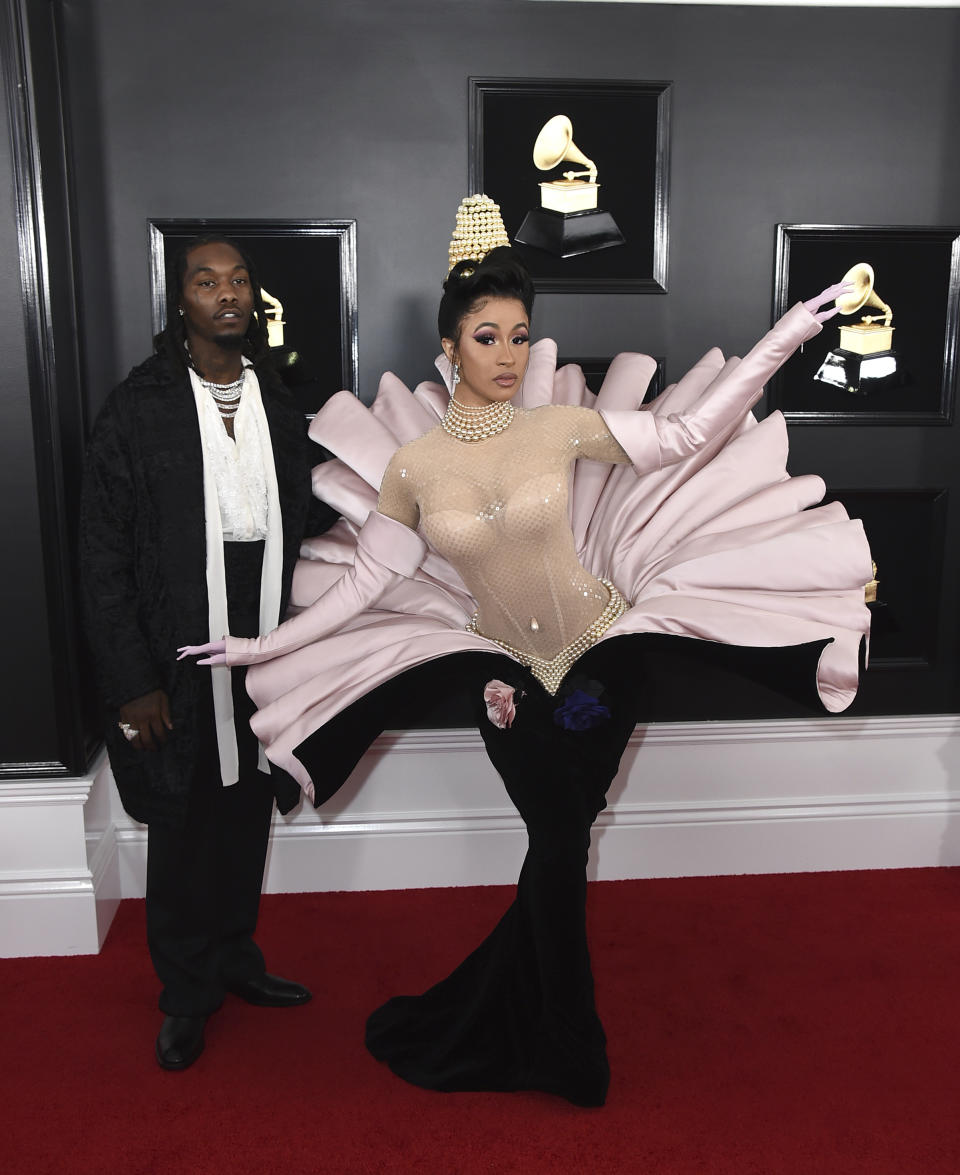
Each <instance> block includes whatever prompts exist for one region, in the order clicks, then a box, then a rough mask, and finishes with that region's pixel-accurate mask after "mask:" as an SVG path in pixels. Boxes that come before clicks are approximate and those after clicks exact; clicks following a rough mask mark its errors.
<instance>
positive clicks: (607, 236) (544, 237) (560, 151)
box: [513, 114, 625, 257]
mask: <svg viewBox="0 0 960 1175" xmlns="http://www.w3.org/2000/svg"><path fill="white" fill-rule="evenodd" d="M533 162H534V163H535V164H536V166H537V167H538V168H539V169H540V171H551V170H552V169H553V168H555V167H557V166H559V165H560V164H561V163H579V164H582V165H583V166H584V167H586V171H565V172H563V174H562V176H560V177H559V178H558V179H553V180H545V181H544V182H543V183H541V184H540V207H539V208H536V209H531V211H530V212H528V213H527V215H526V216H525V217H524V218H523V224H521V225H520V228H519V230H518V231H517V233H516V234H515V236H514V238H513V239H514V241H515V242H519V243H520V244H521V245H532V246H533V247H534V248H536V249H543V250H545V251H546V252H547V253H552V254H553V255H554V256H555V257H576V256H578V255H579V254H581V253H594V252H596V251H597V250H598V249H609V248H611V247H612V246H613V245H622V244H624V243H625V242H624V237H623V233H621V231H620V229H619V228H618V227H617V222H616V221H615V220H614V219H613V217H612V216H611V215H610V213H609V212H604V211H603V210H602V209H600V208H598V207H597V193H598V191H599V190H600V185H599V184H598V183H597V166H596V164H595V163H594V162H593V160H592V159H588V158H587V157H586V155H584V153H583V152H582V151H581V150H580V149H579V147H577V145H576V143H574V141H573V124H572V123H571V122H570V119H569V118H567V116H566V115H565V114H556V115H554V116H553V118H551V119H549V120H548V121H547V122H546V123H545V124H544V126H543V127H542V129H541V131H540V134H539V135H537V141H536V143H534V145H533Z"/></svg>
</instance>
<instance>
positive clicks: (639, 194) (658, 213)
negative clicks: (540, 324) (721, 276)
mask: <svg viewBox="0 0 960 1175" xmlns="http://www.w3.org/2000/svg"><path fill="white" fill-rule="evenodd" d="M671 84H672V83H670V82H666V81H628V80H622V81H616V80H602V79H601V80H591V79H582V80H570V79H560V78H552V79H551V78H482V77H472V78H469V79H468V101H469V142H470V156H469V176H468V186H469V190H470V191H471V192H481V191H482V192H486V193H487V195H488V196H490V197H491V198H492V199H494V200H495V201H497V203H499V205H500V208H501V212H502V214H503V219H504V223H505V225H506V229H507V233H508V235H509V236H510V239H511V240H513V237H514V234H515V233H516V232H517V230H518V228H519V227H520V225H521V223H522V221H523V218H524V216H525V215H526V213H527V212H528V211H530V210H533V209H537V208H539V207H540V191H539V188H538V184H539V183H540V182H541V180H544V179H547V178H548V176H554V172H544V171H539V170H538V169H537V168H536V166H535V165H534V162H533V157H532V152H533V144H534V142H535V140H536V138H537V135H538V133H539V131H540V129H541V127H542V126H543V125H544V123H545V122H546V121H547V120H548V119H549V118H551V117H552V116H553V115H556V114H566V115H567V116H568V117H569V118H570V120H571V122H572V124H573V140H574V142H575V143H576V144H577V145H578V146H579V147H580V149H581V150H582V151H583V152H584V153H585V154H586V155H587V156H589V157H590V158H591V159H593V160H594V161H595V162H596V164H597V168H598V173H599V176H598V179H599V184H600V207H601V208H603V209H605V210H606V211H607V212H609V213H611V215H612V216H613V217H614V219H615V221H616V223H617V225H618V226H619V228H620V230H621V232H622V233H623V235H624V237H625V238H626V243H625V244H623V245H617V246H615V247H613V248H606V249H602V250H600V251H599V252H594V253H588V254H585V255H581V256H577V257H567V258H565V259H564V258H559V257H553V256H552V255H551V254H549V253H547V252H544V251H542V250H540V249H535V248H531V247H529V246H526V245H517V244H516V243H515V248H517V249H518V250H519V251H520V252H521V253H522V255H523V258H524V261H525V263H526V264H527V266H528V267H529V269H530V272H531V274H532V275H533V279H534V283H535V285H536V288H537V290H538V291H545V292H570V291H586V292H591V291H592V292H605V293H648V294H663V293H666V290H667V254H668V241H669V187H670V87H671ZM573 166H574V167H576V166H577V165H573ZM554 178H556V177H555V176H554Z"/></svg>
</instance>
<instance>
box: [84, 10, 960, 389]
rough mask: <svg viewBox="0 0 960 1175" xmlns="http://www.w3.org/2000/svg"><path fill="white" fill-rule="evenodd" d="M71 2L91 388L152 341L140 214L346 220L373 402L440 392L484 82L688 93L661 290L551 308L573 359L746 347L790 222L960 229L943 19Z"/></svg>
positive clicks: (543, 329) (764, 319)
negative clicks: (440, 331)
mask: <svg viewBox="0 0 960 1175" xmlns="http://www.w3.org/2000/svg"><path fill="white" fill-rule="evenodd" d="M68 9H70V10H73V11H74V17H75V22H74V23H81V24H82V23H84V22H86V21H87V20H89V21H90V22H91V23H90V26H89V28H90V31H91V33H92V41H93V46H92V52H93V64H94V66H95V70H96V77H97V79H98V87H99V92H98V96H97V100H98V102H99V105H100V108H101V115H100V120H99V125H98V126H97V127H96V128H95V130H96V132H97V133H98V134H99V135H100V136H101V140H102V141H101V142H100V143H97V144H95V149H93V150H91V151H89V152H88V151H86V150H85V149H84V150H78V152H77V165H78V172H79V177H80V180H81V183H80V191H81V196H82V194H83V193H85V192H90V193H95V194H96V196H97V208H96V215H98V216H99V215H103V216H104V217H105V220H106V226H107V234H106V238H107V241H108V243H109V244H108V249H109V252H108V255H107V256H106V257H103V256H102V255H101V254H102V243H101V242H100V241H98V242H97V249H96V256H94V257H90V258H88V260H89V262H90V263H91V264H92V265H93V266H94V267H97V268H99V267H104V268H105V270H106V272H107V274H108V275H109V281H110V286H111V295H110V297H112V301H113V306H112V307H111V309H112V311H113V313H112V316H111V318H110V319H109V321H111V322H112V323H113V325H114V327H115V335H113V341H112V345H111V346H109V347H106V346H104V345H103V343H102V341H100V343H99V345H98V347H97V351H98V352H99V353H98V354H97V355H96V356H92V357H91V360H90V362H91V372H92V374H95V375H96V379H95V381H94V382H95V384H96V385H97V386H96V388H95V389H94V392H93V394H94V397H97V396H102V394H103V392H102V387H103V385H104V383H105V382H109V381H110V380H111V379H114V378H116V377H118V376H120V375H122V374H123V373H124V372H125V370H126V369H127V368H129V366H130V365H131V364H132V363H134V362H136V361H138V360H139V359H140V358H142V357H143V355H144V353H145V352H146V351H147V350H148V347H149V335H150V310H149V300H148V287H147V277H146V266H145V227H144V222H145V220H146V219H147V218H148V217H177V216H185V217H199V216H207V217H260V216H262V217H305V216H306V217H310V216H321V217H348V218H355V219H356V220H357V222H358V234H359V275H358V276H359V310H360V369H361V394H362V395H363V397H364V398H365V399H367V398H369V397H371V396H372V394H373V393H374V391H375V388H376V381H377V379H378V377H379V374H380V373H381V371H383V370H384V369H386V368H392V369H394V370H396V371H397V372H398V374H400V375H401V376H402V377H403V378H404V379H406V380H417V379H422V378H425V377H426V376H428V375H429V374H430V372H431V361H432V358H433V355H434V354H435V351H436V342H435V339H434V334H433V329H432V322H433V320H434V310H435V304H436V300H437V297H438V293H439V285H440V281H441V280H442V277H443V275H444V269H445V261H446V245H447V240H448V238H449V234H450V231H451V230H452V227H453V214H454V211H455V209H456V205H457V202H458V200H459V198H460V197H461V195H463V194H464V192H465V189H466V181H467V133H466V128H467V84H466V79H467V77H468V75H471V74H473V75H478V76H518V77H522V76H531V77H597V78H602V77H612V78H617V77H623V78H667V79H672V80H673V82H674V88H673V133H672V151H673V163H672V206H671V223H670V254H671V256H670V283H669V285H670V295H669V297H657V296H642V295H599V296H598V295H593V296H589V297H587V296H583V295H575V294H555V295H551V296H546V295H545V296H544V297H543V298H542V301H541V304H540V308H539V312H538V316H537V323H536V329H537V332H538V333H546V334H552V335H554V336H555V337H557V338H558V339H559V340H560V341H561V345H562V348H563V350H564V351H565V352H566V353H568V354H598V355H603V354H611V353H613V352H614V351H616V350H622V349H624V348H625V347H630V348H639V349H643V350H646V351H650V352H651V353H654V354H665V355H666V356H667V359H668V365H669V370H668V375H670V374H671V373H672V374H673V375H675V374H677V373H679V372H682V371H683V370H685V369H686V367H687V366H689V365H690V363H691V362H693V361H694V359H695V358H696V357H697V356H698V354H699V352H700V351H702V350H703V349H705V348H706V347H707V346H708V345H711V344H714V343H722V344H723V345H724V346H725V347H729V348H730V349H732V350H738V349H742V348H744V347H746V346H748V345H749V343H750V342H751V341H752V340H753V339H754V338H755V336H756V335H757V334H758V333H760V332H761V331H762V330H763V329H765V328H766V326H767V325H768V324H769V309H770V302H771V274H772V263H773V239H774V230H773V226H774V224H775V223H776V222H778V221H787V222H804V221H806V222H825V223H844V222H847V223H877V224H895V223H904V224H909V223H918V224H922V223H931V224H936V223H950V222H954V223H955V222H956V221H957V219H958V217H960V183H958V170H957V163H956V159H955V155H956V137H955V126H954V119H955V117H956V114H957V111H958V110H960V69H958V68H957V67H958V60H957V58H958V52H957V50H958V32H960V21H958V14H957V13H955V12H949V11H936V10H928V11H912V12H905V11H902V10H877V11H875V12H871V13H870V14H869V16H868V17H865V16H864V14H863V13H862V12H856V11H853V10H844V9H834V10H823V9H819V10H818V9H810V8H806V9H791V8H758V7H749V8H746V7H744V8H729V9H725V8H724V9H717V8H697V7H688V6H671V5H655V6H650V5H630V4H609V5H607V4H589V5H580V4H569V3H562V4H551V3H523V2H522V0H469V2H456V0H455V2H452V3H451V2H450V0H390V2H389V3H387V2H385V0H351V2H350V3H340V4H335V3H326V4H318V5H311V4H304V3H301V2H299V0H278V2H274V3H271V4H269V5H264V4H262V3H260V2H256V3H255V2H253V0H234V2H233V3H230V4H229V5H227V4H221V3H210V2H207V3H197V2H196V0H165V3H164V4H163V5H162V7H160V8H158V6H157V5H156V4H155V3H153V2H150V0H93V3H88V2H86V0H84V2H82V3H81V2H80V0H73V3H68ZM85 52H88V53H89V52H90V48H89V47H87V48H85ZM76 129H77V133H78V134H80V135H83V134H85V133H86V132H87V131H88V130H90V129H94V128H93V127H92V126H91V124H89V123H87V125H86V126H77V128H76ZM624 146H625V149H629V139H628V138H627V139H626V141H625V144H624ZM101 168H102V170H101ZM101 193H103V194H105V200H103V201H101V199H100V195H101ZM82 204H83V200H82V198H81V205H82ZM85 211H86V213H87V220H88V221H89V213H90V210H89V209H87V210H85ZM832 276H833V275H825V280H826V279H827V278H831V277H832ZM104 305H105V306H109V302H108V301H107V300H106V299H105V300H104Z"/></svg>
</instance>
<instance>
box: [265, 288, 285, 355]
mask: <svg viewBox="0 0 960 1175" xmlns="http://www.w3.org/2000/svg"><path fill="white" fill-rule="evenodd" d="M260 297H261V298H262V299H263V308H264V310H265V311H266V316H267V346H268V347H282V346H283V328H284V327H285V326H286V322H285V321H284V317H283V303H282V302H281V301H280V299H279V298H275V297H274V296H273V294H268V293H267V291H266V290H265V289H264V288H263V286H261V287H260Z"/></svg>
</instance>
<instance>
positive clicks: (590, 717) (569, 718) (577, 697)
mask: <svg viewBox="0 0 960 1175" xmlns="http://www.w3.org/2000/svg"><path fill="white" fill-rule="evenodd" d="M609 717H610V711H609V710H608V709H607V707H606V706H601V704H600V703H599V702H598V701H597V699H596V698H595V697H594V696H593V694H588V693H586V691H585V690H582V689H575V690H574V691H573V692H572V693H571V694H570V695H569V696H568V697H567V698H566V700H565V701H564V703H563V705H562V706H558V707H557V708H556V710H554V712H553V721H554V723H555V724H556V725H557V726H562V727H563V728H564V730H592V729H593V727H595V726H599V725H600V724H601V723H602V722H606V721H607V719H608V718H609Z"/></svg>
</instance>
